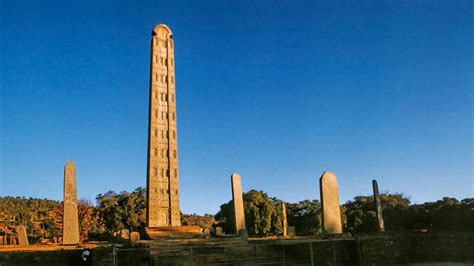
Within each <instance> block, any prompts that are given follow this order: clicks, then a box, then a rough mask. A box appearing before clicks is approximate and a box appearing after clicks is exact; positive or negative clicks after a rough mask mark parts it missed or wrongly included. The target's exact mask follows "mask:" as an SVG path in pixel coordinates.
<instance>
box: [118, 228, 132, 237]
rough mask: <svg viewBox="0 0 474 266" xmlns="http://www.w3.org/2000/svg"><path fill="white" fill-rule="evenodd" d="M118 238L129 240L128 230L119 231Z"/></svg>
mask: <svg viewBox="0 0 474 266" xmlns="http://www.w3.org/2000/svg"><path fill="white" fill-rule="evenodd" d="M120 238H122V239H129V238H130V230H128V229H122V230H120Z"/></svg>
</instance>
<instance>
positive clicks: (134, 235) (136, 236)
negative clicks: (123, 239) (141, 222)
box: [130, 231, 140, 244]
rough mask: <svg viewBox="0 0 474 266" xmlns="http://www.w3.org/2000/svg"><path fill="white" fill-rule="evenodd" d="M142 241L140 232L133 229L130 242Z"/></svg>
mask: <svg viewBox="0 0 474 266" xmlns="http://www.w3.org/2000/svg"><path fill="white" fill-rule="evenodd" d="M138 241H140V233H138V232H136V231H133V232H131V233H130V243H131V244H136V243H138Z"/></svg>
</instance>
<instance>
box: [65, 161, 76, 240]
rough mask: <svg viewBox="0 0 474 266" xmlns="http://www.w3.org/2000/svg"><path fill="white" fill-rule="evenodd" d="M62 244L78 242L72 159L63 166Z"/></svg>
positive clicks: (74, 170)
mask: <svg viewBox="0 0 474 266" xmlns="http://www.w3.org/2000/svg"><path fill="white" fill-rule="evenodd" d="M63 208H64V209H63V244H64V245H74V244H77V243H79V217H78V213H77V191H76V168H75V167H74V164H73V163H72V161H68V162H67V163H66V165H65V166H64V203H63Z"/></svg>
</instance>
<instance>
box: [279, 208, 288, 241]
mask: <svg viewBox="0 0 474 266" xmlns="http://www.w3.org/2000/svg"><path fill="white" fill-rule="evenodd" d="M281 220H282V224H283V236H285V237H286V236H288V222H287V219H286V204H285V203H284V202H282V203H281Z"/></svg>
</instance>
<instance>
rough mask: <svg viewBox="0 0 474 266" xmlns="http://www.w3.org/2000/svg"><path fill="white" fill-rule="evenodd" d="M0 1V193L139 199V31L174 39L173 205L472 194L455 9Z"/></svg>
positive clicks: (465, 48) (465, 70)
mask: <svg viewBox="0 0 474 266" xmlns="http://www.w3.org/2000/svg"><path fill="white" fill-rule="evenodd" d="M134 2H135V1H128V2H120V1H58V2H53V1H29V2H28V1H13V0H3V1H1V3H0V19H1V20H0V29H1V32H0V51H1V52H0V55H1V58H0V59H1V68H0V71H1V76H0V78H1V79H0V82H1V83H0V85H1V128H0V129H1V133H0V134H1V135H0V138H1V140H0V145H1V146H0V148H1V153H0V156H1V160H0V163H1V164H0V195H2V196H4V195H13V196H17V195H20V196H26V197H41V198H43V197H46V198H52V199H62V186H63V166H64V164H65V163H66V161H67V160H69V159H71V160H73V161H74V162H75V164H76V169H77V182H78V194H79V197H80V198H85V199H88V200H92V201H94V200H95V196H96V195H97V194H99V193H105V192H107V191H108V190H114V191H123V190H127V191H131V190H133V189H134V188H136V187H138V186H145V180H146V147H147V145H146V143H147V132H146V131H147V108H148V82H149V81H148V78H149V48H150V35H151V30H152V28H153V27H154V26H155V25H156V24H158V23H165V24H167V25H169V26H170V27H171V29H172V30H173V33H174V40H175V57H176V59H175V62H176V64H175V65H176V86H177V104H178V111H177V113H178V141H179V167H180V193H181V206H182V211H183V212H185V213H193V212H197V213H215V212H216V211H217V210H218V208H219V205H220V204H222V203H224V202H226V201H228V200H229V199H230V198H231V189H230V174H231V173H232V172H233V171H237V172H239V173H240V174H241V175H242V178H243V189H244V190H245V191H247V190H249V189H252V188H254V189H258V190H264V191H266V192H268V193H269V195H270V196H275V197H278V198H281V199H283V200H286V201H290V202H295V201H299V200H303V199H319V188H318V182H317V179H318V178H319V176H320V175H321V174H322V172H323V171H324V170H331V171H334V172H335V174H336V175H337V177H338V180H339V187H340V195H341V198H342V201H346V200H349V199H351V198H352V197H354V196H355V195H360V194H365V195H368V194H370V193H371V183H370V182H371V180H372V179H373V178H377V179H378V180H379V186H380V189H381V190H382V191H390V192H403V193H405V194H406V195H409V196H410V197H411V199H412V201H413V202H423V201H432V200H437V199H440V198H441V197H443V196H452V197H456V198H459V199H461V198H466V197H472V196H473V195H474V187H473V102H472V100H473V84H474V82H473V73H474V72H473V59H474V57H473V40H472V38H473V29H474V23H473V6H472V1H387V2H384V1H367V2H359V3H355V2H352V1H349V2H339V3H336V2H335V1H321V2H320V3H317V2H316V1H310V2H302V1H299V2H297V1H291V2H285V1H272V2H271V1H245V2H244V1H216V2H202V1H191V2H181V3H178V4H176V3H175V1H171V2H159V1H150V2H142V3H139V4H135V3H134Z"/></svg>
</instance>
